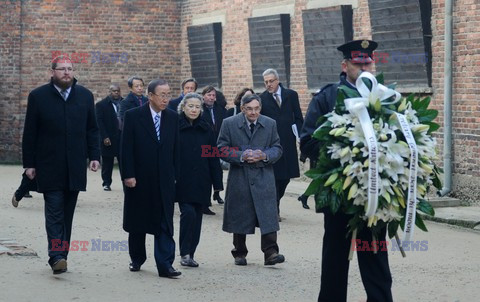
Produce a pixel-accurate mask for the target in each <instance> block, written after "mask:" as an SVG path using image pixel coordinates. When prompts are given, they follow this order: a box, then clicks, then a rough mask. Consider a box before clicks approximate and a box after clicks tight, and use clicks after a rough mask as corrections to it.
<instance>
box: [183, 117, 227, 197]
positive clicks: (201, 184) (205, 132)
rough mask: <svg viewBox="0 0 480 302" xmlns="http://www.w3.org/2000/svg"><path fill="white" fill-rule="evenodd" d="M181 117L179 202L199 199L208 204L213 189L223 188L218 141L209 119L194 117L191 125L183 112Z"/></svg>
mask: <svg viewBox="0 0 480 302" xmlns="http://www.w3.org/2000/svg"><path fill="white" fill-rule="evenodd" d="M179 118H180V161H181V165H180V167H181V168H180V179H179V181H178V182H177V201H178V202H179V203H199V204H203V205H205V206H207V205H208V204H209V203H210V196H212V184H213V188H214V189H215V190H223V182H222V168H221V166H220V160H219V157H218V154H215V152H214V151H213V149H214V148H216V146H217V143H216V141H215V135H214V133H213V131H212V129H211V127H210V125H208V123H207V122H206V121H205V120H204V119H202V118H197V119H196V120H195V121H194V122H193V125H192V124H190V122H189V121H188V120H187V118H186V117H185V114H184V113H182V114H180V115H179Z"/></svg>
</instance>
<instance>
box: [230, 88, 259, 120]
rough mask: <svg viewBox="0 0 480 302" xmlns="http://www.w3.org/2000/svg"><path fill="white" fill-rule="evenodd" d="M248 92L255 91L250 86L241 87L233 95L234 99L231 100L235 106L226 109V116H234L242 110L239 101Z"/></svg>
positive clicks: (252, 92)
mask: <svg viewBox="0 0 480 302" xmlns="http://www.w3.org/2000/svg"><path fill="white" fill-rule="evenodd" d="M249 94H255V92H254V91H253V90H252V89H250V88H243V89H242V90H241V91H240V92H239V93H238V94H237V96H236V97H235V100H234V101H233V104H234V105H235V107H232V108H230V109H228V110H227V117H230V116H234V115H237V114H239V113H240V112H242V110H241V109H240V101H241V100H242V98H243V97H244V96H245V95H249Z"/></svg>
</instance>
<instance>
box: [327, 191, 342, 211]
mask: <svg viewBox="0 0 480 302" xmlns="http://www.w3.org/2000/svg"><path fill="white" fill-rule="evenodd" d="M328 195H329V199H330V210H331V211H332V213H333V214H335V213H337V211H338V209H340V201H341V199H340V198H339V196H338V195H337V194H336V193H335V192H333V191H330V194H328Z"/></svg>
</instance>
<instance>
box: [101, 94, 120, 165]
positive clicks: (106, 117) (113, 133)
mask: <svg viewBox="0 0 480 302" xmlns="http://www.w3.org/2000/svg"><path fill="white" fill-rule="evenodd" d="M119 104H120V103H119ZM113 106H114V105H113V103H112V98H111V97H110V96H107V97H106V98H104V99H103V100H101V101H100V102H98V103H97V104H95V110H96V113H97V124H98V128H99V129H100V146H101V150H102V155H103V156H118V151H119V149H120V128H119V121H118V118H117V112H116V111H115V109H114V108H113ZM118 110H120V108H118ZM107 137H108V138H109V139H110V142H111V143H112V144H111V145H110V146H105V144H104V143H103V140H104V139H106V138H107Z"/></svg>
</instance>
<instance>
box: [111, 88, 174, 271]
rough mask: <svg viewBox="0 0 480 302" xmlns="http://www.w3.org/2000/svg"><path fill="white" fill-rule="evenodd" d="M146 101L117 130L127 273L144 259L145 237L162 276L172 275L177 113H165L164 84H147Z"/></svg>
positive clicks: (168, 92)
mask: <svg viewBox="0 0 480 302" xmlns="http://www.w3.org/2000/svg"><path fill="white" fill-rule="evenodd" d="M148 98H149V103H147V104H145V105H143V106H141V107H138V108H135V109H132V110H129V111H127V112H126V114H125V121H124V128H123V132H122V148H121V152H120V154H121V163H122V178H123V181H124V184H125V187H126V188H125V205H124V212H123V213H124V216H123V229H124V230H125V231H126V232H128V233H129V235H128V249H129V252H130V258H131V261H132V262H131V263H130V271H133V272H135V271H139V270H140V267H141V265H142V264H143V263H144V262H145V260H146V259H147V254H146V251H145V236H146V234H153V235H154V236H155V241H154V246H155V248H154V256H155V262H156V264H157V270H158V274H159V276H161V277H169V278H172V277H177V276H179V275H180V274H181V273H180V272H179V271H176V270H175V269H174V268H173V267H172V264H173V261H174V259H175V241H174V240H173V209H174V206H173V204H174V200H175V182H176V180H177V179H178V175H179V166H178V158H179V128H178V115H177V113H175V112H173V111H172V110H165V109H166V108H167V105H168V101H169V100H170V87H169V86H168V83H167V82H166V81H165V80H162V79H158V80H153V81H151V82H150V84H148Z"/></svg>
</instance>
